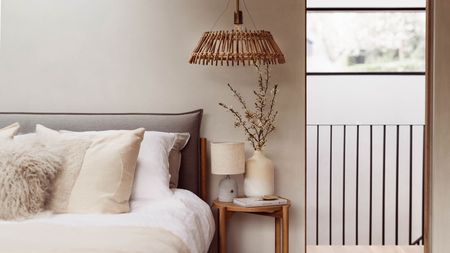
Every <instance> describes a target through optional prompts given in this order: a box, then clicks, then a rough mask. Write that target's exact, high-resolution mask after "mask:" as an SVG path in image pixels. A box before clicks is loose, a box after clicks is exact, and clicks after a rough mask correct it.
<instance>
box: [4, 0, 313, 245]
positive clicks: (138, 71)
mask: <svg viewBox="0 0 450 253" xmlns="http://www.w3.org/2000/svg"><path fill="white" fill-rule="evenodd" d="M2 2H3V3H2V4H3V8H2V16H1V17H2V30H1V31H2V43H1V49H0V110H1V111H64V112H179V111H186V110H192V109H196V108H204V109H205V119H204V124H203V130H202V131H203V135H204V136H205V137H207V138H209V139H210V140H214V141H223V140H234V141H239V140H243V139H244V137H243V135H242V133H241V132H240V131H239V130H236V129H234V128H233V127H232V118H231V117H230V115H228V114H227V113H226V112H224V111H223V110H222V109H221V108H219V106H218V105H217V103H218V102H219V101H223V102H228V103H231V102H232V101H233V100H232V98H231V96H230V95H229V92H228V90H227V89H226V84H227V83H228V82H229V83H231V84H233V85H234V86H235V87H236V88H238V89H239V90H240V91H241V92H242V94H245V95H247V94H250V92H251V89H252V88H253V87H255V85H256V83H255V80H256V79H255V78H256V77H255V73H254V72H253V70H252V68H217V67H214V68H212V67H201V66H192V65H189V64H187V60H188V57H189V54H190V51H191V50H192V49H193V47H194V46H195V45H196V43H197V41H198V39H199V38H200V35H201V33H202V32H203V31H205V30H207V29H209V28H210V27H211V25H212V24H213V23H214V21H215V19H216V18H217V17H218V15H219V14H220V12H221V11H222V9H223V7H224V6H225V3H226V1H225V0H224V1H211V0H189V1H186V0H170V1H168V0H64V1H61V0H3V1H2ZM247 4H248V6H249V8H250V9H251V10H252V14H253V17H254V19H255V20H256V23H257V24H258V25H259V27H260V28H265V29H268V30H270V31H272V33H273V34H274V36H275V37H276V39H277V40H278V42H279V44H280V46H281V48H282V49H283V51H284V53H285V54H286V58H287V62H288V63H287V64H285V65H281V66H276V67H274V68H273V73H272V74H273V80H275V81H276V82H278V83H279V84H280V89H281V93H280V99H279V101H278V109H279V110H280V114H279V116H280V117H279V120H278V126H279V128H278V131H277V132H276V133H275V134H274V135H273V136H272V137H271V139H270V143H269V147H268V149H267V155H268V156H269V157H270V158H272V159H273V161H274V162H275V164H276V166H277V170H276V190H277V193H278V194H281V195H283V196H286V197H289V198H291V199H292V200H293V207H292V212H291V229H290V231H291V251H292V252H302V251H303V249H302V245H303V242H304V222H303V220H304V216H303V215H304V214H303V211H302V210H303V208H304V199H303V196H304V187H303V185H304V162H303V161H304V64H303V59H304V53H303V48H304V34H303V32H304V31H303V26H304V24H303V21H304V15H303V4H304V3H303V1H301V0H297V1H295V0H278V1H273V0H247ZM231 15H232V13H231V12H229V13H227V15H225V16H224V19H223V20H222V22H220V23H219V26H218V27H219V28H220V27H223V25H225V24H229V23H231ZM247 21H249V20H247ZM248 23H249V22H248ZM248 148H249V147H248ZM249 151H250V149H249ZM249 154H250V153H249ZM219 179H220V178H218V177H215V176H214V177H213V178H212V181H211V190H212V195H213V196H216V193H217V190H216V188H217V184H218V180H219ZM230 226H231V230H230V231H229V233H230V240H229V243H230V252H273V247H274V242H273V236H274V234H273V226H274V223H273V220H272V219H269V218H265V217H252V216H235V217H233V221H232V222H231V224H230Z"/></svg>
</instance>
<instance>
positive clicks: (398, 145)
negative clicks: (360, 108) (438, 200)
mask: <svg viewBox="0 0 450 253" xmlns="http://www.w3.org/2000/svg"><path fill="white" fill-rule="evenodd" d="M314 126H315V129H316V133H315V134H316V136H315V137H316V168H315V169H316V186H315V188H316V189H315V191H316V196H315V197H316V199H315V201H316V210H315V212H316V220H315V225H316V231H315V232H316V238H315V241H316V245H320V244H319V242H320V237H319V235H320V232H321V229H320V228H319V224H320V220H319V213H320V212H319V211H320V208H319V201H320V198H321V197H320V195H319V191H320V189H321V185H320V184H324V182H323V181H322V182H320V180H319V179H320V176H321V175H322V176H323V173H322V172H320V169H321V168H320V167H321V166H320V159H322V158H324V157H323V156H322V155H321V150H320V149H321V147H320V146H321V145H320V139H321V136H320V131H321V129H322V127H321V126H325V127H327V128H328V127H329V131H330V134H329V138H330V139H329V140H327V141H329V145H330V146H329V152H330V153H329V161H328V162H329V171H328V173H326V172H325V174H329V176H330V178H329V181H328V183H329V187H330V188H329V192H328V194H329V208H326V211H328V215H329V224H328V225H329V227H328V229H329V231H328V236H329V237H328V243H327V244H328V245H334V244H333V227H334V225H336V224H334V222H337V221H336V219H335V218H336V217H334V218H333V214H334V213H333V212H336V211H337V210H333V207H335V206H336V204H335V200H334V199H333V184H335V181H334V179H333V170H334V169H335V168H334V167H333V166H334V164H333V158H336V157H335V155H334V154H333V149H334V146H336V145H338V146H340V145H341V144H340V143H335V142H336V140H334V137H333V135H334V134H335V132H336V131H335V126H337V125H314ZM339 126H342V127H343V137H342V146H340V147H342V230H341V231H342V237H341V238H342V245H347V243H346V239H347V238H346V235H345V233H346V230H348V226H346V214H347V213H348V212H347V210H346V208H347V205H346V199H347V198H346V194H347V192H348V189H347V188H348V187H347V185H346V184H347V183H348V179H347V176H348V175H347V167H348V165H347V160H346V158H347V153H348V152H347V151H348V150H347V144H348V143H347V142H348V141H347V137H348V136H347V135H348V134H349V133H348V131H347V130H348V126H349V125H339ZM351 126H355V127H356V143H355V144H354V145H355V146H356V149H355V156H356V157H355V158H356V164H355V174H354V175H355V181H356V182H355V183H356V186H355V188H356V193H355V202H356V205H355V227H354V229H355V245H360V238H361V235H362V234H360V232H363V234H365V232H366V231H368V242H369V245H374V244H373V243H374V241H373V238H374V223H373V222H374V211H375V210H377V209H378V208H381V215H382V216H381V231H380V232H381V245H386V240H387V238H386V229H387V227H386V221H387V220H389V219H388V217H387V215H386V212H387V205H386V203H387V187H388V183H389V185H391V184H390V182H389V181H387V169H388V168H389V167H388V165H387V160H388V157H387V154H388V152H387V151H388V145H390V144H388V139H390V138H392V140H393V141H394V142H393V145H395V146H392V147H393V148H395V151H394V152H393V159H395V164H394V166H392V169H393V170H395V172H394V173H395V179H393V180H394V181H393V182H392V186H393V187H394V188H395V193H393V194H392V197H395V207H394V208H395V221H394V222H395V224H393V225H395V234H394V235H393V237H392V240H394V236H395V245H398V244H399V239H400V238H405V237H408V242H409V244H410V245H413V244H414V245H423V239H421V238H422V236H423V229H424V227H423V219H424V212H423V208H424V188H423V187H422V189H421V190H422V191H421V194H422V196H421V200H419V198H420V197H417V198H414V192H415V190H414V189H415V188H413V187H416V184H414V178H415V175H414V173H415V172H414V169H415V168H414V161H415V155H416V153H415V151H414V150H415V147H416V137H415V133H416V130H415V129H417V128H416V125H412V124H408V125H400V124H395V125H387V124H384V125H360V124H357V125H351ZM361 126H363V127H368V128H369V129H368V130H369V132H368V134H369V138H368V140H369V146H368V147H367V149H368V152H369V156H368V161H366V160H364V161H363V160H361V162H363V163H368V164H369V167H368V173H369V174H368V175H369V185H368V186H367V187H368V189H369V192H368V195H369V196H368V198H369V202H368V205H369V212H368V213H366V212H364V214H362V213H361V215H363V216H362V217H360V206H359V204H360V201H359V198H360V195H361V193H362V192H360V189H359V188H360V176H361V171H360V170H361V167H360V158H361V152H362V151H364V152H366V150H364V149H363V150H361V148H362V146H361V142H363V143H365V140H366V139H365V138H364V139H363V140H364V141H362V140H361V138H362V135H361V134H363V133H364V134H366V132H365V131H364V132H363V133H362V132H361ZM391 126H392V129H393V130H395V132H393V134H392V135H391V134H390V133H389V134H388V130H389V129H390V127H391ZM374 127H375V129H376V128H377V127H380V130H381V128H382V137H381V136H380V137H376V135H374ZM417 127H419V126H417ZM420 127H423V128H422V130H423V136H422V138H423V143H422V144H423V147H422V149H423V150H422V154H421V155H422V163H423V164H422V170H423V171H422V180H424V175H425V174H424V173H425V172H424V168H425V158H424V155H425V148H426V146H425V145H426V143H425V140H424V138H425V131H426V129H425V126H423V125H420ZM407 128H408V130H409V132H408V133H409V143H408V145H409V146H407V144H406V142H407V141H406V138H403V137H401V136H402V133H403V132H405V134H406V131H408V130H407ZM402 131H403V132H402ZM391 136H392V137H391ZM405 137H406V136H405ZM322 138H323V137H322ZM327 138H328V137H327ZM375 138H382V139H381V140H382V158H381V156H380V158H381V159H382V160H381V161H380V162H382V164H381V166H382V167H381V169H382V171H381V173H382V181H380V183H382V185H381V191H382V192H381V207H378V206H376V205H374V204H375V199H374V197H375V188H374V187H375V183H376V182H377V181H374V176H375V175H376V173H377V172H376V171H375V167H374V166H375V163H376V161H377V160H376V159H375V158H376V157H378V155H377V154H378V153H377V152H379V151H377V149H376V148H375V147H376V145H378V144H376V143H377V142H376V141H375ZM339 141H340V140H339ZM339 141H338V142H339ZM401 141H403V142H401ZM333 145H334V146H333ZM327 148H328V147H327ZM364 148H366V146H365V145H364ZM406 148H408V154H409V156H407V157H405V158H406V160H409V175H408V176H409V178H408V179H407V180H409V181H407V182H408V183H407V186H406V187H409V188H407V189H406V190H408V193H407V194H409V195H405V197H403V194H402V195H401V196H400V188H401V187H400V180H403V179H401V178H400V176H403V173H400V163H401V161H400V158H402V157H400V154H401V153H400V152H403V149H406ZM405 151H406V150H405ZM322 152H323V150H322ZM380 152H381V150H380ZM380 155H381V154H380ZM402 159H403V158H402ZM406 160H405V161H406ZM402 161H403V160H402ZM405 165H406V164H405ZM364 170H365V168H364ZM364 175H365V174H364ZM405 177H406V174H405ZM405 179H406V178H405ZM325 184H326V183H325ZM422 184H424V181H422ZM362 187H364V188H366V186H365V185H363V186H362ZM322 189H323V188H322ZM325 189H326V188H325ZM402 189H403V184H402ZM405 193H406V192H405ZM394 194H395V196H394ZM364 195H366V194H365V193H364ZM363 197H365V196H363ZM403 198H407V199H408V201H409V202H408V211H407V213H406V212H405V213H403V211H402V213H400V208H399V206H400V199H403ZM416 200H417V201H421V202H418V203H421V204H422V206H421V208H422V221H421V222H422V223H421V228H422V236H421V237H419V238H413V236H414V233H413V214H414V212H415V211H414V210H413V208H414V206H413V204H414V203H416V202H415V201H416ZM324 211H325V210H324ZM367 214H368V216H367ZM400 215H402V216H403V215H408V223H407V224H406V223H405V224H403V223H402V224H400V223H399V218H400ZM360 219H365V221H368V230H367V228H366V227H364V228H362V230H361V229H360V227H359V225H360V224H359V221H360ZM406 228H407V229H408V231H406ZM322 230H323V229H322ZM360 230H361V231H360ZM403 231H405V233H404V232H403ZM400 232H401V234H400ZM406 232H407V233H408V235H406ZM376 233H378V231H377V232H376ZM322 239H324V236H322Z"/></svg>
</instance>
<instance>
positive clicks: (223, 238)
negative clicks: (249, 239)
mask: <svg viewBox="0 0 450 253" xmlns="http://www.w3.org/2000/svg"><path fill="white" fill-rule="evenodd" d="M226 252H227V209H226V207H221V208H219V253H226Z"/></svg>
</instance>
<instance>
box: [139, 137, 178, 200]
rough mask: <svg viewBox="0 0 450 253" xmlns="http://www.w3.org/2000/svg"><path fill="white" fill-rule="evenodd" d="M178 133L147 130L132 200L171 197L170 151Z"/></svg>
mask: <svg viewBox="0 0 450 253" xmlns="http://www.w3.org/2000/svg"><path fill="white" fill-rule="evenodd" d="M176 139H177V134H176V133H164V132H155V131H146V132H145V134H144V140H143V141H142V143H141V149H140V151H139V156H138V161H137V167H136V176H135V181H134V187H133V193H132V195H131V199H132V200H156V199H163V198H167V197H170V196H171V195H172V191H171V190H170V188H169V181H170V174H169V152H170V150H171V149H172V147H173V145H174V144H175V141H176Z"/></svg>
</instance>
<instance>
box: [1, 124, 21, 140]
mask: <svg viewBox="0 0 450 253" xmlns="http://www.w3.org/2000/svg"><path fill="white" fill-rule="evenodd" d="M19 128H20V125H19V123H17V122H16V123H14V124H11V125H9V126H7V127H4V128H2V129H0V140H2V139H12V138H13V137H14V135H15V134H16V133H17V131H18V130H19Z"/></svg>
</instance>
